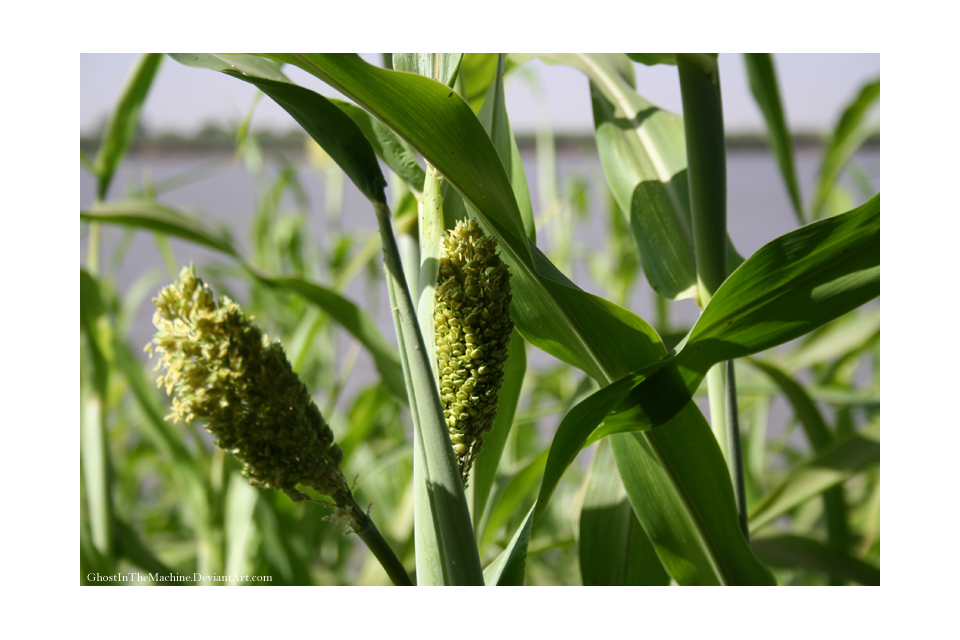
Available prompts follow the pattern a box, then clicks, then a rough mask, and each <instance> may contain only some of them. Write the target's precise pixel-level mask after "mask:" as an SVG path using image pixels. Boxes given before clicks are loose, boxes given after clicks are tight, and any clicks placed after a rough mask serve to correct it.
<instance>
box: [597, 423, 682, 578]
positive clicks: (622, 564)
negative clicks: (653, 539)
mask: <svg viewBox="0 0 960 640" xmlns="http://www.w3.org/2000/svg"><path fill="white" fill-rule="evenodd" d="M579 550H580V574H581V575H582V576H583V584H584V586H594V585H607V586H621V587H622V586H631V585H666V584H669V583H670V576H669V575H667V572H666V571H665V570H664V568H663V566H662V565H661V564H660V560H659V559H658V558H657V554H656V552H655V551H654V548H653V546H652V545H651V544H650V540H649V539H648V538H647V534H646V533H644V531H643V528H642V527H641V526H640V522H639V521H638V520H637V516H636V515H635V514H634V513H633V507H632V506H630V501H629V500H628V499H627V493H626V491H625V490H624V488H623V482H622V481H621V480H620V474H619V473H618V472H617V467H616V463H615V461H614V459H613V451H612V449H611V448H610V440H609V439H604V440H601V441H600V444H599V445H598V448H597V452H596V454H595V455H594V458H593V463H592V466H591V467H590V475H589V476H587V486H586V491H585V493H584V498H583V508H582V509H581V511H580V543H579Z"/></svg>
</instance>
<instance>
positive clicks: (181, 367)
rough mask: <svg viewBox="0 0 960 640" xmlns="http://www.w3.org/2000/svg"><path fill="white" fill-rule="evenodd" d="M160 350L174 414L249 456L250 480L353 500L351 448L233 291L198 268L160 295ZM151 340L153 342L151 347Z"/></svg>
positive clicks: (293, 492)
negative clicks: (337, 437) (344, 465)
mask: <svg viewBox="0 0 960 640" xmlns="http://www.w3.org/2000/svg"><path fill="white" fill-rule="evenodd" d="M153 303H154V306H156V308H157V310H156V312H155V313H154V316H153V322H154V325H155V326H156V328H157V333H156V335H155V336H154V339H153V342H152V346H153V351H154V352H156V353H157V354H158V355H159V356H160V363H159V364H158V368H159V367H160V366H162V367H163V369H164V371H163V374H162V375H161V376H160V378H159V379H158V381H157V385H158V386H159V387H163V388H165V389H166V391H167V394H168V395H172V396H173V411H172V413H171V414H170V415H169V416H167V418H168V419H170V418H173V419H174V420H175V421H180V420H183V421H185V422H188V423H189V422H191V421H192V420H194V419H199V420H201V421H203V422H204V423H205V426H206V429H207V430H208V431H209V432H210V433H212V434H213V436H214V437H215V439H216V444H217V446H219V447H220V448H222V449H224V450H225V451H228V452H230V453H233V454H234V455H235V456H236V457H237V458H238V459H239V460H241V461H242V462H243V464H244V469H243V473H244V475H245V476H247V477H248V478H249V479H250V482H251V484H255V485H260V486H264V487H269V488H274V489H279V490H281V491H283V492H284V493H286V494H287V495H289V496H290V497H291V498H292V499H293V500H296V501H299V500H304V499H306V498H307V496H306V495H305V494H303V493H302V492H301V491H298V490H297V489H296V485H297V484H298V483H300V484H303V485H305V486H308V487H312V488H314V489H316V490H317V491H319V492H320V493H322V494H324V495H327V496H330V497H332V498H334V500H335V501H336V502H337V504H338V505H339V506H343V505H344V504H347V503H348V499H349V500H350V501H352V496H351V495H350V490H349V487H348V486H347V483H346V480H345V479H344V476H343V472H342V471H341V469H340V463H341V461H342V460H343V451H342V450H341V449H340V447H339V446H338V445H337V444H336V443H335V442H334V441H333V432H332V431H331V430H330V427H329V426H328V425H327V423H326V422H325V421H324V419H323V416H322V415H321V414H320V410H319V409H317V406H316V404H314V402H313V400H312V398H311V396H310V393H309V391H308V390H307V388H306V386H305V385H304V384H303V382H302V381H301V380H300V378H299V377H298V376H297V374H296V373H294V372H293V368H292V367H291V365H290V362H289V360H287V357H286V355H285V354H284V351H283V347H281V346H280V343H279V342H275V343H273V344H271V343H270V342H269V341H268V339H267V337H266V336H265V335H263V333H262V332H261V331H260V329H259V327H257V326H256V325H255V324H253V323H252V322H251V319H250V318H248V317H246V316H245V315H244V314H243V312H242V311H241V310H240V307H239V306H238V305H237V304H236V303H235V302H233V301H232V300H230V299H229V298H227V297H226V296H223V297H220V298H219V299H218V298H217V297H216V296H215V294H214V292H213V291H212V290H211V289H210V288H209V287H208V286H207V285H206V284H205V283H204V282H203V281H202V280H201V279H200V278H198V277H197V274H196V272H195V270H194V268H193V265H190V267H184V268H183V270H182V271H181V272H180V279H179V281H177V282H175V283H174V284H172V285H169V286H167V287H165V288H164V289H163V290H162V291H161V292H160V294H159V295H158V296H157V297H156V298H154V299H153ZM149 346H151V345H148V347H149Z"/></svg>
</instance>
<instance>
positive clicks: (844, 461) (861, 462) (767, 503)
mask: <svg viewBox="0 0 960 640" xmlns="http://www.w3.org/2000/svg"><path fill="white" fill-rule="evenodd" d="M878 464H880V421H879V420H877V421H876V422H874V423H873V424H871V425H870V426H868V427H867V428H866V429H864V430H863V431H860V432H857V433H853V434H850V435H849V436H847V437H846V438H843V439H840V440H837V441H836V442H835V443H834V444H833V445H832V446H830V447H828V448H827V449H825V450H824V451H823V452H822V453H819V454H817V455H816V456H815V457H814V458H813V459H812V460H810V461H808V462H806V463H804V464H803V465H801V466H799V467H797V468H795V469H794V470H793V471H792V472H790V475H788V476H787V478H786V479H785V480H784V481H783V482H782V483H781V484H780V485H778V486H777V487H776V488H775V489H774V490H773V491H771V492H770V493H769V494H768V495H767V496H766V497H765V498H764V499H763V500H762V501H761V502H760V503H759V504H758V505H756V507H754V509H753V511H752V512H751V513H750V530H751V531H757V530H759V529H762V528H763V527H764V526H766V525H767V524H769V523H770V522H772V521H774V520H776V519H777V518H779V517H780V516H782V515H783V514H785V513H787V512H789V511H790V510H791V509H793V508H794V507H796V506H798V505H800V504H802V503H804V502H805V501H807V500H809V499H810V498H812V497H814V496H816V495H819V494H821V493H823V492H824V491H826V490H827V489H829V488H830V487H833V486H836V485H837V484H839V483H841V482H843V481H844V480H846V479H847V478H850V477H851V476H853V475H854V474H856V473H859V472H860V471H863V470H864V469H867V468H870V467H872V466H874V465H878Z"/></svg>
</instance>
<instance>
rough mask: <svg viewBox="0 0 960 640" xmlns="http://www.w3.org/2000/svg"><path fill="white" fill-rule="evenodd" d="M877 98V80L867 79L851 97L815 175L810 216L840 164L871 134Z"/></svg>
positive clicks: (815, 215)
mask: <svg viewBox="0 0 960 640" xmlns="http://www.w3.org/2000/svg"><path fill="white" fill-rule="evenodd" d="M879 100H880V79H879V78H878V79H877V80H875V81H873V82H868V83H867V84H865V85H864V86H863V88H861V89H860V92H859V93H858V94H857V96H856V97H855V98H854V99H853V102H851V103H850V104H849V105H848V106H847V108H846V109H845V110H844V112H843V115H841V116H840V121H839V122H837V126H836V128H835V129H834V131H833V135H832V136H831V137H830V141H829V142H828V143H827V146H826V148H825V149H824V151H823V159H822V160H821V161H820V173H819V176H818V177H817V192H816V195H815V196H814V199H813V206H812V214H813V218H814V219H816V218H819V217H820V215H821V214H822V212H823V208H824V206H825V205H826V203H827V200H829V198H830V192H831V191H832V190H833V188H834V186H835V185H836V182H837V178H838V177H839V176H840V172H841V171H843V167H844V166H845V165H846V164H847V162H849V160H850V158H852V157H853V154H854V153H855V152H856V151H857V149H859V148H860V145H862V144H863V143H864V142H866V141H867V139H868V138H869V137H870V136H871V135H873V134H874V132H875V131H876V127H875V126H874V125H873V124H871V122H870V120H869V115H870V111H871V108H872V107H873V105H874V104H875V103H877V102H878V101H879Z"/></svg>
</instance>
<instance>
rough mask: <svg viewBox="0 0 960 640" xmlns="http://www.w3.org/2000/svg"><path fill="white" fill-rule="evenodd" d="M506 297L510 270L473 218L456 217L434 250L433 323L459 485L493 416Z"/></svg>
mask: <svg viewBox="0 0 960 640" xmlns="http://www.w3.org/2000/svg"><path fill="white" fill-rule="evenodd" d="M510 300H511V296H510V271H509V270H508V269H507V265H505V264H504V263H503V261H502V260H501V259H500V256H499V255H498V254H497V243H496V241H495V240H494V239H493V238H489V237H487V236H486V235H484V233H483V231H481V230H480V226H479V225H478V224H477V222H476V220H472V219H471V220H470V221H469V222H459V223H457V227H456V229H454V230H452V231H449V232H447V235H446V236H444V238H443V242H442V245H441V249H440V275H439V277H438V279H437V290H436V310H435V312H434V330H435V337H436V343H437V368H438V370H439V373H440V399H441V400H442V402H443V415H444V417H445V418H446V421H447V429H448V430H449V432H450V441H451V442H452V443H453V450H454V452H455V453H456V455H457V461H458V462H459V464H460V471H461V474H462V476H463V482H464V486H466V482H467V477H468V476H469V473H470V468H471V467H472V466H473V461H474V460H475V459H476V457H477V454H478V453H480V450H481V449H482V448H483V435H484V434H485V433H488V432H489V431H490V430H491V429H492V428H493V423H494V421H495V420H496V418H497V395H498V393H499V392H500V387H501V385H502V384H503V365H504V363H505V362H506V359H507V347H508V346H509V345H510V334H511V333H512V332H513V321H512V320H511V319H510Z"/></svg>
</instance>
